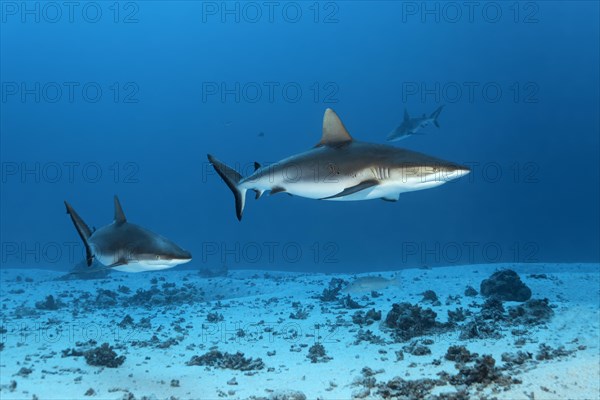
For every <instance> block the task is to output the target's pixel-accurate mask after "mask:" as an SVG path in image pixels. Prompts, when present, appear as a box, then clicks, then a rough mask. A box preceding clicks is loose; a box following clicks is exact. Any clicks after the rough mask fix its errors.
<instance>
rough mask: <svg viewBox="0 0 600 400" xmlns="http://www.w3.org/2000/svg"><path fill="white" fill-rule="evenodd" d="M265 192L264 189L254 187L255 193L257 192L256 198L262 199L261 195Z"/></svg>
mask: <svg viewBox="0 0 600 400" xmlns="http://www.w3.org/2000/svg"><path fill="white" fill-rule="evenodd" d="M264 192H265V191H264V190H259V189H254V193H256V196H254V198H255V199H256V200H258V199H260V196H262V195H263V193H264Z"/></svg>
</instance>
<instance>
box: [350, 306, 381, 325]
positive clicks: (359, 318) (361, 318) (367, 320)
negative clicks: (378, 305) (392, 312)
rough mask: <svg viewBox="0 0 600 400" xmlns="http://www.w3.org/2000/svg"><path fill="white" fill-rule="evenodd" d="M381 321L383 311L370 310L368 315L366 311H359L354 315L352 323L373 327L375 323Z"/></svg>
mask: <svg viewBox="0 0 600 400" xmlns="http://www.w3.org/2000/svg"><path fill="white" fill-rule="evenodd" d="M380 320H381V311H376V310H375V309H374V308H372V309H370V310H369V311H367V312H366V313H365V312H364V311H357V312H355V313H354V315H352V322H354V323H355V324H357V325H360V326H368V325H371V324H372V323H373V322H375V321H380Z"/></svg>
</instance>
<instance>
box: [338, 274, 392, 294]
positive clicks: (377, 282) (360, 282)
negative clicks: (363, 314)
mask: <svg viewBox="0 0 600 400" xmlns="http://www.w3.org/2000/svg"><path fill="white" fill-rule="evenodd" d="M398 285H400V279H399V277H398V276H395V277H394V278H392V279H386V278H383V277H381V276H363V277H361V278H357V279H355V280H354V281H352V282H350V283H349V284H348V286H346V287H344V288H343V289H342V293H348V294H353V293H362V292H370V291H373V290H383V289H386V288H388V287H390V286H398Z"/></svg>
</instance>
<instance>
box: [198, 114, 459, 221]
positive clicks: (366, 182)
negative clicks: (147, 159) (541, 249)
mask: <svg viewBox="0 0 600 400" xmlns="http://www.w3.org/2000/svg"><path fill="white" fill-rule="evenodd" d="M208 160H209V161H210V163H211V164H212V166H213V167H214V169H215V171H216V172H217V174H218V175H219V176H220V177H221V179H223V181H224V182H225V184H226V185H227V187H228V188H229V189H230V190H231V191H232V192H233V196H234V198H235V211H236V215H237V218H238V220H241V219H242V213H243V211H244V206H245V204H246V192H247V191H248V190H253V191H254V192H255V193H256V198H257V199H258V198H260V197H261V196H262V194H263V193H264V192H265V191H270V194H275V193H288V194H291V195H295V196H301V197H306V198H309V199H319V200H331V201H358V200H371V199H383V200H385V201H398V197H399V196H400V194H401V193H405V192H412V191H415V190H423V189H429V188H433V187H436V186H440V185H442V184H444V183H446V182H450V181H452V180H455V179H458V178H460V177H461V176H464V175H466V174H468V173H469V171H470V170H469V168H468V167H465V166H462V165H458V164H456V163H453V162H449V161H444V160H442V159H439V158H435V157H431V156H428V155H426V154H422V153H417V152H415V151H410V150H406V149H400V148H397V147H393V146H388V145H382V144H375V143H366V142H359V141H356V140H354V139H353V138H352V137H351V136H350V134H349V133H348V131H347V130H346V128H345V127H344V124H342V121H341V120H340V118H339V117H338V116H337V114H336V113H335V112H334V111H333V110H332V109H330V108H328V109H327V110H325V115H324V116H323V134H322V136H321V140H320V141H319V143H317V145H316V146H315V147H313V148H312V149H310V150H308V151H305V152H303V153H299V154H296V155H293V156H290V157H287V158H284V159H283V160H281V161H279V162H276V163H274V164H271V165H269V166H265V167H261V165H260V164H258V163H255V165H254V166H255V171H254V173H252V174H251V175H249V176H247V177H243V176H242V175H240V174H239V173H238V172H237V171H235V170H234V169H233V168H231V167H229V166H228V165H226V164H225V163H223V162H221V161H219V160H218V159H217V158H216V157H214V156H212V155H211V154H208Z"/></svg>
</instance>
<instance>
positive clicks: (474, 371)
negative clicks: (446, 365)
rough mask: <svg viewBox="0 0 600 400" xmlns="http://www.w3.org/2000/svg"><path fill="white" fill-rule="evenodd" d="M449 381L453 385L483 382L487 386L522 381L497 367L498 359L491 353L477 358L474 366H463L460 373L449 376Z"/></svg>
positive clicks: (508, 384) (507, 384)
mask: <svg viewBox="0 0 600 400" xmlns="http://www.w3.org/2000/svg"><path fill="white" fill-rule="evenodd" d="M448 380H449V382H450V383H451V384H452V385H455V386H456V385H467V386H470V385H474V384H483V385H485V386H487V385H490V384H492V383H495V384H498V385H500V386H510V385H511V384H516V383H521V381H520V380H518V379H514V378H512V377H510V376H508V375H505V374H503V373H502V371H501V370H500V369H499V368H498V367H496V360H494V358H493V357H492V356H490V355H484V356H482V357H480V358H478V359H477V360H475V365H474V366H472V367H468V366H464V365H463V366H462V367H461V368H460V370H459V373H458V374H456V375H453V376H450V377H449V379H448Z"/></svg>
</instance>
